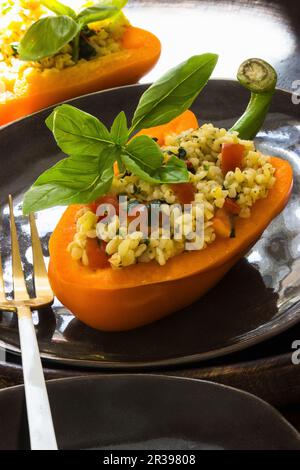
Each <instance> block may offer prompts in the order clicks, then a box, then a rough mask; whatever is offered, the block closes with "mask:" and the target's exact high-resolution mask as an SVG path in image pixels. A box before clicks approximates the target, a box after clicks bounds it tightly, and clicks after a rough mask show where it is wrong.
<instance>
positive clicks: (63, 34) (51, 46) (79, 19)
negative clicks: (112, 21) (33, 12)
mask: <svg viewBox="0 0 300 470" xmlns="http://www.w3.org/2000/svg"><path fill="white" fill-rule="evenodd" d="M126 3H127V0H102V2H101V3H98V4H96V5H94V6H92V7H89V8H85V9H84V10H82V11H81V12H80V13H79V14H78V15H77V14H76V12H75V11H74V10H73V9H72V8H70V7H68V6H67V5H64V4H62V3H61V2H58V1H57V0H42V4H43V5H44V6H46V7H47V8H48V9H49V10H51V11H52V12H53V13H55V14H56V16H49V17H46V18H41V19H40V20H38V21H36V22H35V23H33V24H32V25H31V26H30V28H29V29H28V30H27V32H26V33H25V35H24V37H23V38H22V40H21V41H20V45H19V48H18V54H19V58H20V59H21V60H24V61H28V60H32V61H36V60H41V59H44V58H45V57H51V56H53V55H55V54H57V53H58V52H59V51H60V50H61V49H62V48H63V47H64V46H66V45H67V44H68V43H70V42H71V41H73V43H72V45H73V60H74V61H75V62H77V61H78V59H79V47H80V40H79V39H80V34H81V32H82V30H83V29H84V28H85V26H86V25H87V24H89V23H92V22H95V21H102V20H105V19H107V18H111V17H113V16H115V15H116V14H118V13H119V12H120V10H121V9H122V8H123V7H124V6H125V4H126Z"/></svg>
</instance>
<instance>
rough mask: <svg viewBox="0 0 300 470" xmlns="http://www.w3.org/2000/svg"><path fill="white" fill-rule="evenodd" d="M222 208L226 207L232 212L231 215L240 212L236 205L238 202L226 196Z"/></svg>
mask: <svg viewBox="0 0 300 470" xmlns="http://www.w3.org/2000/svg"><path fill="white" fill-rule="evenodd" d="M223 207H224V209H226V210H227V211H228V212H229V213H230V214H233V215H239V213H240V210H241V208H240V206H239V205H238V203H237V202H236V201H234V200H233V199H230V197H227V198H226V199H225V203H224V206H223Z"/></svg>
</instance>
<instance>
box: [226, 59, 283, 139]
mask: <svg viewBox="0 0 300 470" xmlns="http://www.w3.org/2000/svg"><path fill="white" fill-rule="evenodd" d="M237 79H238V81H239V82H240V84H241V85H243V86H244V87H245V88H247V89H248V90H250V91H251V97H250V101H249V104H248V106H247V108H246V110H245V112H244V114H243V115H242V116H241V117H240V119H239V120H238V121H237V122H236V123H235V124H234V126H233V127H232V128H231V129H230V130H231V131H236V132H238V133H239V137H240V138H241V139H246V140H253V139H254V137H255V136H256V134H257V133H258V132H259V130H260V129H261V127H262V125H263V123H264V120H265V117H266V115H267V113H268V111H269V107H270V104H271V101H272V97H273V94H274V91H275V87H276V83H277V74H276V71H275V70H274V69H273V67H272V66H271V65H270V64H268V63H267V62H265V61H264V60H261V59H248V60H246V61H245V62H243V63H242V65H241V66H240V67H239V70H238V73H237Z"/></svg>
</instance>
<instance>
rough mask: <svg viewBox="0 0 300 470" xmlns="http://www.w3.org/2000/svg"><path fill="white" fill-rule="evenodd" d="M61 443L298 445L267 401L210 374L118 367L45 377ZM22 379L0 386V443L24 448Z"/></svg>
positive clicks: (173, 446)
mask: <svg viewBox="0 0 300 470" xmlns="http://www.w3.org/2000/svg"><path fill="white" fill-rule="evenodd" d="M47 387H48V392H49V398H50V403H51V408H52V414H53V421H54V426H55V429H56V435H57V441H58V447H59V449H106V450H114V449H122V450H124V449H127V450H130V449H131V450H132V449H146V450H179V449H180V450H196V449H197V450H202V449H203V450H204V449H215V450H217V449H220V450H221V449H251V450H261V449H268V450H278V449H281V450H286V449H289V450H300V436H299V434H298V433H297V431H296V430H295V429H294V428H292V426H291V425H290V424H289V423H288V422H287V421H285V419H284V418H283V417H282V416H281V415H280V414H279V413H278V412H277V411H276V410H275V409H274V408H272V407H271V406H270V405H268V404H267V403H265V402H264V401H262V400H260V399H259V398H257V397H255V396H254V395H250V394H248V393H245V392H241V391H239V390H236V389H234V388H230V387H225V386H223V385H218V384H213V383H209V382H203V381H197V380H190V379H179V378H171V377H159V376H155V375H147V376H145V375H130V376H128V375H116V376H94V377H88V378H87V377H82V378H81V377H79V378H72V379H61V380H53V381H50V382H48V383H47ZM25 410H26V408H25V399H24V388H23V386H19V387H13V388H10V389H5V390H1V391H0V416H1V418H2V423H1V427H0V450H3V449H14V450H16V449H26V448H28V447H29V444H28V433H27V423H26V411H25Z"/></svg>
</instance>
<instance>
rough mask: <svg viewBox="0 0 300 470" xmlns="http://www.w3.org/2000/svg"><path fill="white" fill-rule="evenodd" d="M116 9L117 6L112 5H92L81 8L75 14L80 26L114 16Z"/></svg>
mask: <svg viewBox="0 0 300 470" xmlns="http://www.w3.org/2000/svg"><path fill="white" fill-rule="evenodd" d="M118 11H119V10H118V8H116V7H113V6H105V5H94V6H92V7H89V8H85V9H84V10H82V11H81V12H80V13H79V15H78V16H77V21H78V22H79V23H80V25H81V26H84V25H86V24H89V23H93V22H94V21H101V20H106V19H107V18H110V17H111V16H114V15H115V14H116V13H118Z"/></svg>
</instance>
